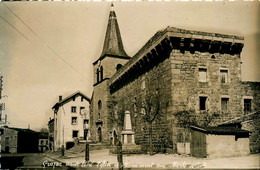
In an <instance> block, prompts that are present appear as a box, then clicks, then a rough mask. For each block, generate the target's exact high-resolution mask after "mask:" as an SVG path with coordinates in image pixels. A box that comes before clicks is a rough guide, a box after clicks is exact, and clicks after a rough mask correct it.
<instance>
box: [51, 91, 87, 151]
mask: <svg viewBox="0 0 260 170" xmlns="http://www.w3.org/2000/svg"><path fill="white" fill-rule="evenodd" d="M89 106H90V98H88V97H87V96H86V95H85V94H83V93H82V92H80V91H77V92H75V93H73V94H72V95H70V96H67V97H65V98H62V96H59V101H58V102H57V103H56V104H55V105H54V106H53V107H52V109H53V111H54V118H53V120H50V121H49V123H48V125H49V130H50V133H49V134H50V136H49V139H50V143H51V146H50V149H51V148H52V147H53V148H54V150H58V149H60V148H61V147H62V145H64V147H66V148H67V149H68V148H70V147H72V146H74V143H75V142H77V141H79V140H84V141H86V139H89V137H90V133H89V124H90V122H89V121H90V120H89V119H90V118H89Z"/></svg>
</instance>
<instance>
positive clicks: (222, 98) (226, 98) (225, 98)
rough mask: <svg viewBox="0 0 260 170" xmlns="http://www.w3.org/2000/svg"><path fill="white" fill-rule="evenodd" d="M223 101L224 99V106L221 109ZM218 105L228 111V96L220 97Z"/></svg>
mask: <svg viewBox="0 0 260 170" xmlns="http://www.w3.org/2000/svg"><path fill="white" fill-rule="evenodd" d="M223 101H226V102H227V103H226V108H225V109H223ZM220 107H221V111H228V110H229V97H221V99H220Z"/></svg>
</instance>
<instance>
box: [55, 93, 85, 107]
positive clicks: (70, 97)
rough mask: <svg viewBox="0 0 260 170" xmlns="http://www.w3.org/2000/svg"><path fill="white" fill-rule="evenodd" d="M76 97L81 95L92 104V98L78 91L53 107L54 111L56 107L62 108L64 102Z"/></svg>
mask: <svg viewBox="0 0 260 170" xmlns="http://www.w3.org/2000/svg"><path fill="white" fill-rule="evenodd" d="M76 95H81V96H83V97H84V98H85V99H86V100H88V101H89V102H90V98H89V97H88V96H86V95H85V94H84V93H82V92H81V91H77V92H75V93H73V94H71V95H69V96H68V97H65V98H64V99H63V100H61V101H59V102H57V103H56V104H55V105H54V106H53V107H52V109H54V108H55V107H58V106H60V104H63V103H64V102H66V101H68V100H71V99H72V98H73V97H74V96H76Z"/></svg>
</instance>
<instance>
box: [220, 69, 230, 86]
mask: <svg viewBox="0 0 260 170" xmlns="http://www.w3.org/2000/svg"><path fill="white" fill-rule="evenodd" d="M227 79H228V71H227V70H220V82H221V83H227Z"/></svg>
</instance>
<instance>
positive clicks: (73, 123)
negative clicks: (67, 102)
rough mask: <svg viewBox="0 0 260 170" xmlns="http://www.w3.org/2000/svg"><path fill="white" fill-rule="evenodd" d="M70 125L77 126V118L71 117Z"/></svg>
mask: <svg viewBox="0 0 260 170" xmlns="http://www.w3.org/2000/svg"><path fill="white" fill-rule="evenodd" d="M73 119H75V122H74V121H73ZM71 124H72V125H77V124H78V117H76V116H73V117H71Z"/></svg>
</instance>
